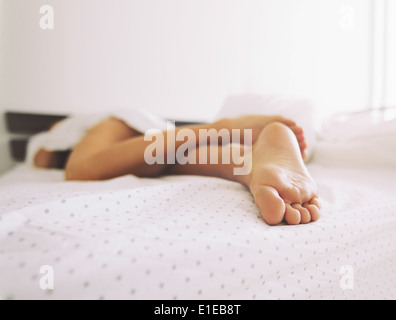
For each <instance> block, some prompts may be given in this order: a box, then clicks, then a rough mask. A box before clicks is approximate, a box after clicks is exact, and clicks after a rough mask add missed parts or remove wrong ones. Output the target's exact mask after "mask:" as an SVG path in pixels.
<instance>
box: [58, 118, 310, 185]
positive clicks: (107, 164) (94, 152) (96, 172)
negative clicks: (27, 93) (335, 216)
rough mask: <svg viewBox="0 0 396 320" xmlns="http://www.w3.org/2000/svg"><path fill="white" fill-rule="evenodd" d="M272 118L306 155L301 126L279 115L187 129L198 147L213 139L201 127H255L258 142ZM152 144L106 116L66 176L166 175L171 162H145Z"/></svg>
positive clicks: (77, 152)
mask: <svg viewBox="0 0 396 320" xmlns="http://www.w3.org/2000/svg"><path fill="white" fill-rule="evenodd" d="M273 121H281V122H283V123H285V124H286V125H288V126H289V127H290V128H291V130H293V133H294V134H295V137H297V140H298V141H299V144H300V148H301V152H302V154H303V153H304V148H305V140H304V137H303V134H302V129H301V128H300V127H298V126H297V125H295V123H294V122H293V121H291V120H288V119H285V118H283V117H280V116H269V117H266V116H245V117H243V118H236V119H222V120H219V121H216V122H214V123H211V124H206V125H196V126H190V127H188V129H189V130H191V131H192V132H193V134H194V136H195V137H197V138H196V140H194V141H193V146H194V147H196V146H199V145H200V144H202V143H204V144H207V143H208V140H209V139H210V138H211V137H205V138H201V135H200V130H202V129H204V130H205V129H206V130H211V129H214V132H215V133H216V132H218V131H220V130H222V129H227V130H232V129H234V128H235V127H236V128H239V129H245V128H253V129H252V131H253V141H255V140H257V137H258V136H259V134H260V132H261V130H262V128H264V127H265V126H267V125H268V124H269V123H272V122H273ZM183 129H185V128H177V129H176V130H175V132H174V133H178V132H179V131H180V130H183ZM168 134H170V132H167V131H165V132H163V136H164V144H165V145H164V152H165V154H164V156H165V157H166V156H167V154H166V153H167V150H168V141H167V140H168V139H167V136H168ZM213 135H215V134H213ZM215 136H216V135H215ZM216 137H217V136H216ZM217 138H218V137H217ZM170 140H171V139H170ZM151 143H152V142H151V141H145V139H144V137H143V136H142V135H141V134H139V133H138V132H136V131H134V130H132V129H131V128H129V127H128V126H127V125H126V124H125V123H124V122H123V121H121V120H118V119H115V118H110V119H107V120H105V121H103V122H101V123H100V124H98V125H97V126H95V127H94V128H92V129H91V130H90V131H89V132H88V133H87V135H86V136H85V138H84V139H83V140H82V141H81V142H80V143H79V144H78V145H77V146H76V148H75V149H74V150H73V152H72V154H71V155H70V157H69V159H68V162H67V164H66V170H65V175H66V179H67V180H104V179H111V178H115V177H119V176H122V175H126V174H134V175H136V176H140V177H156V176H159V175H162V174H166V172H167V170H169V167H170V166H169V165H166V164H154V165H148V164H147V163H146V159H145V157H144V154H145V150H146V149H147V147H149V146H150V144H151ZM170 143H171V144H172V148H171V149H173V150H177V149H178V147H179V146H181V145H182V144H184V141H175V140H173V141H171V142H170ZM242 143H243V141H242ZM208 170H210V168H208Z"/></svg>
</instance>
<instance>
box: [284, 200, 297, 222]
mask: <svg viewBox="0 0 396 320" xmlns="http://www.w3.org/2000/svg"><path fill="white" fill-rule="evenodd" d="M285 220H286V222H287V224H290V225H296V224H300V222H301V215H300V212H299V211H298V210H297V209H294V208H292V206H291V205H290V204H286V211H285Z"/></svg>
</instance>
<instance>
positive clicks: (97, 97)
mask: <svg viewBox="0 0 396 320" xmlns="http://www.w3.org/2000/svg"><path fill="white" fill-rule="evenodd" d="M45 4H48V5H51V6H53V8H54V12H55V16H54V22H55V29H54V30H41V29H40V27H39V19H40V18H41V15H40V14H39V9H40V7H41V6H42V5H45ZM345 6H347V7H346V8H347V9H348V8H352V12H353V15H352V18H353V19H352V20H353V21H352V23H350V22H351V20H350V18H351V17H350V16H348V12H345ZM348 6H349V7H348ZM3 7H4V8H3V9H4V17H3V20H4V21H3V23H4V25H5V27H6V28H5V30H3V39H4V42H5V45H4V59H5V61H6V67H5V70H4V73H2V76H3V77H4V78H5V79H6V81H5V83H4V84H3V90H4V95H3V97H2V100H3V101H2V105H3V108H6V109H12V110H22V111H43V112H59V113H64V112H81V111H82V110H85V111H87V112H94V111H99V110H108V109H110V108H120V107H129V106H136V107H140V108H145V109H148V110H151V111H153V112H156V113H157V114H159V115H163V116H166V117H170V118H176V119H197V120H198V119H202V120H204V119H209V118H210V117H212V116H213V115H214V114H216V112H217V109H218V108H219V107H220V106H221V104H222V102H223V101H224V99H225V98H226V97H227V95H229V94H236V93H282V94H297V95H304V96H307V97H309V98H311V99H313V100H314V102H315V103H316V105H317V107H318V110H319V111H320V112H322V113H324V114H327V113H331V112H340V111H347V110H357V109H361V108H366V107H367V105H368V100H369V99H368V91H369V65H368V63H369V58H370V56H369V50H368V48H369V10H370V0H298V1H296V0H243V1H242V0H215V1H213V0H67V1H64V0H3ZM347 11H348V10H347ZM348 19H349V20H348Z"/></svg>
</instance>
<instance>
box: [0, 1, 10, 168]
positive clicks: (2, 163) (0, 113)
mask: <svg viewBox="0 0 396 320" xmlns="http://www.w3.org/2000/svg"><path fill="white" fill-rule="evenodd" d="M3 1H4V0H0V35H2V34H3V32H2V31H3V23H2V22H3V21H4V20H3ZM2 40H3V38H2V37H1V36H0V174H2V173H3V172H4V171H6V170H7V169H8V168H9V167H10V166H11V164H12V162H11V158H10V154H9V148H8V137H7V134H6V129H5V122H4V109H3V106H4V105H3V98H4V91H3V89H4V83H3V81H4V77H3V76H1V75H3V74H4V59H3V52H4V46H3V41H2Z"/></svg>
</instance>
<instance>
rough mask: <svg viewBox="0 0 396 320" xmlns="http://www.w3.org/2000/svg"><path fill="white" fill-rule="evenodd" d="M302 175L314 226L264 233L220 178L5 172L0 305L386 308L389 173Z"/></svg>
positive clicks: (356, 170)
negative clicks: (310, 180) (76, 302)
mask: <svg viewBox="0 0 396 320" xmlns="http://www.w3.org/2000/svg"><path fill="white" fill-rule="evenodd" d="M319 156H320V154H319ZM319 158H320V157H319ZM308 167H309V170H310V172H311V174H312V175H313V177H314V178H315V180H316V181H317V183H318V186H319V190H320V195H321V200H322V206H323V208H322V217H321V219H320V220H318V221H317V222H315V223H311V224H307V225H298V226H288V225H284V224H280V225H278V226H268V225H266V224H265V223H264V222H263V220H262V219H261V218H260V215H259V211H258V209H257V207H256V206H255V205H254V202H253V199H252V196H251V195H250V193H249V192H248V190H246V189H245V188H244V187H242V186H241V185H239V184H237V183H234V182H230V181H226V180H222V179H217V178H208V177H198V176H168V177H163V178H158V179H145V178H137V177H134V176H124V177H120V178H117V179H113V180H109V181H102V182H65V181H63V172H62V171H58V170H38V169H33V168H31V167H29V166H27V165H20V166H17V167H15V168H14V169H13V170H11V171H10V172H8V173H7V174H5V175H4V176H3V177H1V178H0V298H2V299H153V300H157V299H161V300H165V299H209V300H211V299H225V300H227V299H242V300H254V299H395V298H396V276H395V274H396V232H395V230H396V199H395V197H394V193H395V190H396V183H395V181H396V170H395V169H394V168H387V167H378V166H377V167H370V168H366V167H364V166H362V167H359V166H342V165H339V164H335V165H332V166H330V165H328V164H323V163H315V162H313V163H311V164H309V165H308Z"/></svg>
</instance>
